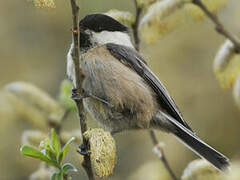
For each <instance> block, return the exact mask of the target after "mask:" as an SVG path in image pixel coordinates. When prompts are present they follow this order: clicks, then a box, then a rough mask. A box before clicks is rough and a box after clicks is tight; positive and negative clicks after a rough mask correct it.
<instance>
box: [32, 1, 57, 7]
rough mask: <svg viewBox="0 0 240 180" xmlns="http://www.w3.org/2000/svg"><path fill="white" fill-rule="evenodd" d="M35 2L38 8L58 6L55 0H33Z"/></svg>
mask: <svg viewBox="0 0 240 180" xmlns="http://www.w3.org/2000/svg"><path fill="white" fill-rule="evenodd" d="M33 4H34V6H35V7H37V8H45V9H54V8H56V5H55V2H54V0H33Z"/></svg>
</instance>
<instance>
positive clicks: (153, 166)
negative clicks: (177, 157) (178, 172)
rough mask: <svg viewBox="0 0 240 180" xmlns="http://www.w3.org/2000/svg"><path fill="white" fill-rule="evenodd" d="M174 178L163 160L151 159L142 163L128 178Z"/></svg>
mask: <svg viewBox="0 0 240 180" xmlns="http://www.w3.org/2000/svg"><path fill="white" fill-rule="evenodd" d="M146 179H149V180H172V178H171V176H170V175H169V173H168V171H167V170H166V168H165V166H164V165H163V163H162V162H161V161H150V162H147V163H144V164H142V165H141V166H140V167H139V168H138V169H137V170H136V171H134V172H133V173H132V174H131V175H130V176H129V177H128V178H127V180H146Z"/></svg>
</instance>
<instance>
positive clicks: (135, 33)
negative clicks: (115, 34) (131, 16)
mask: <svg viewBox="0 0 240 180" xmlns="http://www.w3.org/2000/svg"><path fill="white" fill-rule="evenodd" d="M134 3H135V8H136V17H135V21H134V23H133V24H132V30H133V39H134V43H135V49H136V50H137V51H139V46H140V38H139V35H138V27H139V20H140V16H141V13H142V8H140V7H138V5H137V0H134Z"/></svg>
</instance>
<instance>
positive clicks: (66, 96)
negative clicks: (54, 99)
mask: <svg viewBox="0 0 240 180" xmlns="http://www.w3.org/2000/svg"><path fill="white" fill-rule="evenodd" d="M72 88H73V85H72V83H71V81H69V80H64V81H63V82H62V84H61V87H60V94H59V102H60V103H61V104H62V106H63V107H65V109H66V110H70V111H76V110H77V108H76V104H75V102H74V101H73V100H72V99H71V98H70V96H71V91H72Z"/></svg>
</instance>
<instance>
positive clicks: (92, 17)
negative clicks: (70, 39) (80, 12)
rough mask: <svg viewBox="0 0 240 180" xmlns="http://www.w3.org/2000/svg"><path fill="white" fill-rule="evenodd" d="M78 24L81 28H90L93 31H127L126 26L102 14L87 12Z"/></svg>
mask: <svg viewBox="0 0 240 180" xmlns="http://www.w3.org/2000/svg"><path fill="white" fill-rule="evenodd" d="M79 26H80V28H81V29H90V30H92V31H94V32H101V31H121V32H127V31H128V28H127V27H126V26H124V25H123V24H121V23H119V22H118V21H116V20H115V19H113V18H111V17H110V16H107V15H104V14H89V15H87V16H85V17H84V18H83V19H82V20H81V21H80V23H79Z"/></svg>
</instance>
